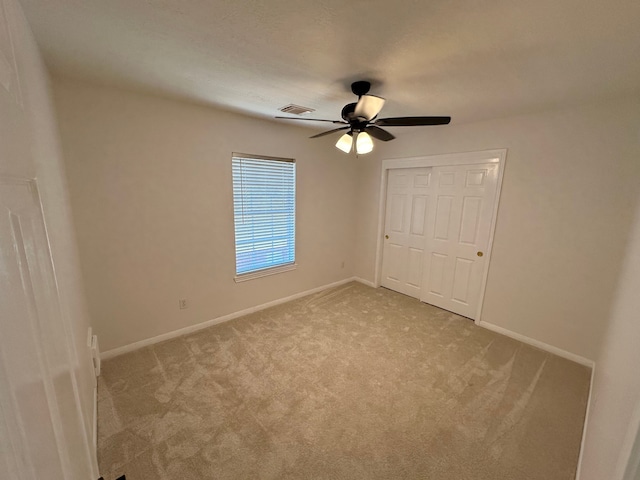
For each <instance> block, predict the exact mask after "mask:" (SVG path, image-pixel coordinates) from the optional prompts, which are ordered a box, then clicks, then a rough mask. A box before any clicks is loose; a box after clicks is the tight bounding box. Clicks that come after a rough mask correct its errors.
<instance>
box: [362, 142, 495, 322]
mask: <svg viewBox="0 0 640 480" xmlns="http://www.w3.org/2000/svg"><path fill="white" fill-rule="evenodd" d="M506 160H507V149H506V148H502V149H494V150H481V151H475V152H461V153H445V154H439V155H424V156H419V157H406V158H389V159H384V160H382V171H381V172H380V195H379V201H378V231H377V239H376V265H375V273H374V287H376V288H378V287H380V284H381V283H382V282H381V280H382V278H381V277H382V253H383V247H384V242H383V241H382V237H383V236H384V222H385V216H386V199H387V181H388V177H389V170H391V169H399V168H416V167H444V166H452V165H478V164H483V163H495V164H497V165H498V184H497V187H496V198H495V202H494V207H493V212H492V217H491V227H490V229H489V246H488V247H487V252H486V259H487V260H486V262H485V267H484V271H483V272H482V286H481V287H480V300H479V301H478V309H477V311H476V316H475V319H474V322H475V323H476V325H479V324H480V317H481V314H482V306H483V304H484V295H485V290H486V287H487V278H488V276H489V266H490V264H491V252H492V250H493V236H494V233H495V228H496V220H497V218H498V206H499V204H500V194H501V191H502V178H503V177H504V168H505V163H506Z"/></svg>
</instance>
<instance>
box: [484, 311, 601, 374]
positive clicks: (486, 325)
mask: <svg viewBox="0 0 640 480" xmlns="http://www.w3.org/2000/svg"><path fill="white" fill-rule="evenodd" d="M476 325H478V326H480V327H482V328H486V329H487V330H491V331H493V332H496V333H500V334H501V335H505V336H507V337H510V338H513V339H514V340H518V341H520V342H522V343H526V344H528V345H531V346H532V347H536V348H539V349H540V350H544V351H546V352H549V353H553V354H554V355H558V356H559V357H562V358H566V359H567V360H571V361H572V362H576V363H579V364H580V365H584V366H585V367H589V368H591V369H593V368H594V366H595V362H594V361H593V360H589V359H588V358H585V357H581V356H580V355H576V354H575V353H571V352H567V351H566V350H563V349H561V348H558V347H554V346H553V345H549V344H548V343H544V342H541V341H540V340H535V339H533V338H530V337H527V336H525V335H522V334H520V333H516V332H512V331H511V330H507V329H506V328H504V327H499V326H498V325H494V324H493V323H487V322H485V321H482V320H480V321H479V322H476Z"/></svg>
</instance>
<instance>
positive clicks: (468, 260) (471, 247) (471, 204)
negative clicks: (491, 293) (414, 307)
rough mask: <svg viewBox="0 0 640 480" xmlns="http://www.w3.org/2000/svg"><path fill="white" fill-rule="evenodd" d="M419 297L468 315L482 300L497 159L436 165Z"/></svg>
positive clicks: (475, 311) (494, 195)
mask: <svg viewBox="0 0 640 480" xmlns="http://www.w3.org/2000/svg"><path fill="white" fill-rule="evenodd" d="M432 177H433V178H432V184H433V185H432V193H433V197H432V208H431V209H429V212H428V220H427V227H428V228H427V230H428V235H427V241H426V245H425V257H426V261H425V270H424V279H423V289H422V291H421V294H420V300H422V301H423V302H426V303H430V304H432V305H435V306H437V307H440V308H444V309H445V310H449V311H451V312H455V313H457V314H460V315H463V316H465V317H469V318H475V317H476V314H477V308H478V303H479V301H480V295H481V293H482V292H481V288H482V278H483V272H484V268H485V262H486V258H487V257H486V256H485V253H486V251H487V248H488V246H489V237H490V233H491V223H492V217H493V212H494V205H495V203H494V202H496V201H497V199H496V189H497V184H498V165H497V164H484V165H457V166H450V167H434V168H433V171H432Z"/></svg>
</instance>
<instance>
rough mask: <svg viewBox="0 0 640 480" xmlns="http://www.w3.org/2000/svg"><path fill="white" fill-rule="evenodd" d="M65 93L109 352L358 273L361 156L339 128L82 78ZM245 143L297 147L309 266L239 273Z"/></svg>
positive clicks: (273, 149) (303, 262) (93, 286)
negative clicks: (331, 131)
mask: <svg viewBox="0 0 640 480" xmlns="http://www.w3.org/2000/svg"><path fill="white" fill-rule="evenodd" d="M54 93H55V99H56V106H57V110H58V115H59V120H60V125H61V134H62V143H63V150H64V152H65V159H66V161H67V167H68V174H69V184H70V190H71V198H72V204H73V207H74V215H75V218H76V220H77V231H78V239H79V246H80V251H81V258H82V266H83V273H84V278H85V281H86V289H87V297H88V301H89V306H90V312H91V315H92V318H93V319H94V328H95V330H96V332H97V333H98V334H99V337H100V342H101V345H102V347H103V351H104V350H109V349H113V348H116V347H121V346H125V345H128V344H131V343H133V342H136V341H141V340H145V339H148V338H151V337H154V336H157V335H160V334H164V333H167V332H171V331H174V330H177V329H180V328H183V327H188V326H192V325H195V324H198V323H201V322H204V321H207V320H210V319H214V318H217V317H220V316H223V315H226V314H230V313H234V312H237V311H239V310H242V309H246V308H249V307H252V306H256V305H260V304H263V303H266V302H269V301H273V300H277V299H280V298H283V297H287V296H289V295H293V294H296V293H299V292H303V291H306V290H309V289H312V288H315V287H319V286H322V285H326V284H329V283H332V282H335V281H339V280H342V279H345V278H348V277H351V276H352V275H353V261H352V259H353V256H354V254H353V250H354V245H355V221H354V220H355V219H354V202H355V188H354V185H355V161H354V159H353V158H349V157H346V156H344V155H341V154H340V152H338V151H337V150H336V149H335V148H333V147H332V145H331V143H332V141H335V140H333V139H331V138H329V139H328V140H327V139H324V138H323V139H314V140H310V139H308V137H309V136H310V135H311V134H312V133H313V132H312V131H310V130H308V129H303V128H300V127H295V126H289V125H280V124H276V123H274V122H269V121H263V120H257V119H252V118H249V117H246V116H242V115H238V114H234V113H230V112H224V111H220V110H216V109H213V108H207V107H204V106H199V105H195V104H188V103H184V102H177V101H173V100H168V99H163V98H160V97H154V96H149V95H143V94H138V93H132V92H127V91H123V90H117V89H110V88H103V87H96V86H92V85H89V84H84V83H78V82H74V81H70V80H63V79H56V80H55V81H54ZM232 152H241V153H251V154H262V155H268V156H274V157H287V158H295V159H296V161H297V245H296V251H297V263H298V269H297V270H295V271H291V272H286V273H281V274H278V275H273V276H269V277H264V278H260V279H256V280H250V281H247V282H242V283H235V282H234V280H233V277H234V273H235V257H234V236H233V210H232V190H231V153H232ZM343 261H344V262H345V266H344V268H343V267H342V262H343ZM180 298H186V299H187V301H188V305H189V306H188V308H187V309H186V310H179V308H178V299H180Z"/></svg>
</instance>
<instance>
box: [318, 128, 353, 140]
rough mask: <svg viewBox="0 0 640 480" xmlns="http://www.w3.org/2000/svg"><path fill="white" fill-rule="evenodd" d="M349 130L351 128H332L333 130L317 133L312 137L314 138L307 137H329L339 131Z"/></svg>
mask: <svg viewBox="0 0 640 480" xmlns="http://www.w3.org/2000/svg"><path fill="white" fill-rule="evenodd" d="M349 128H351V127H349V126H347V127H340V128H334V129H333V130H327V131H326V132H322V133H318V134H317V135H314V136H312V137H309V138H318V137H324V136H325V135H329V134H331V133H335V132H339V131H340V130H348V129H349Z"/></svg>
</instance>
